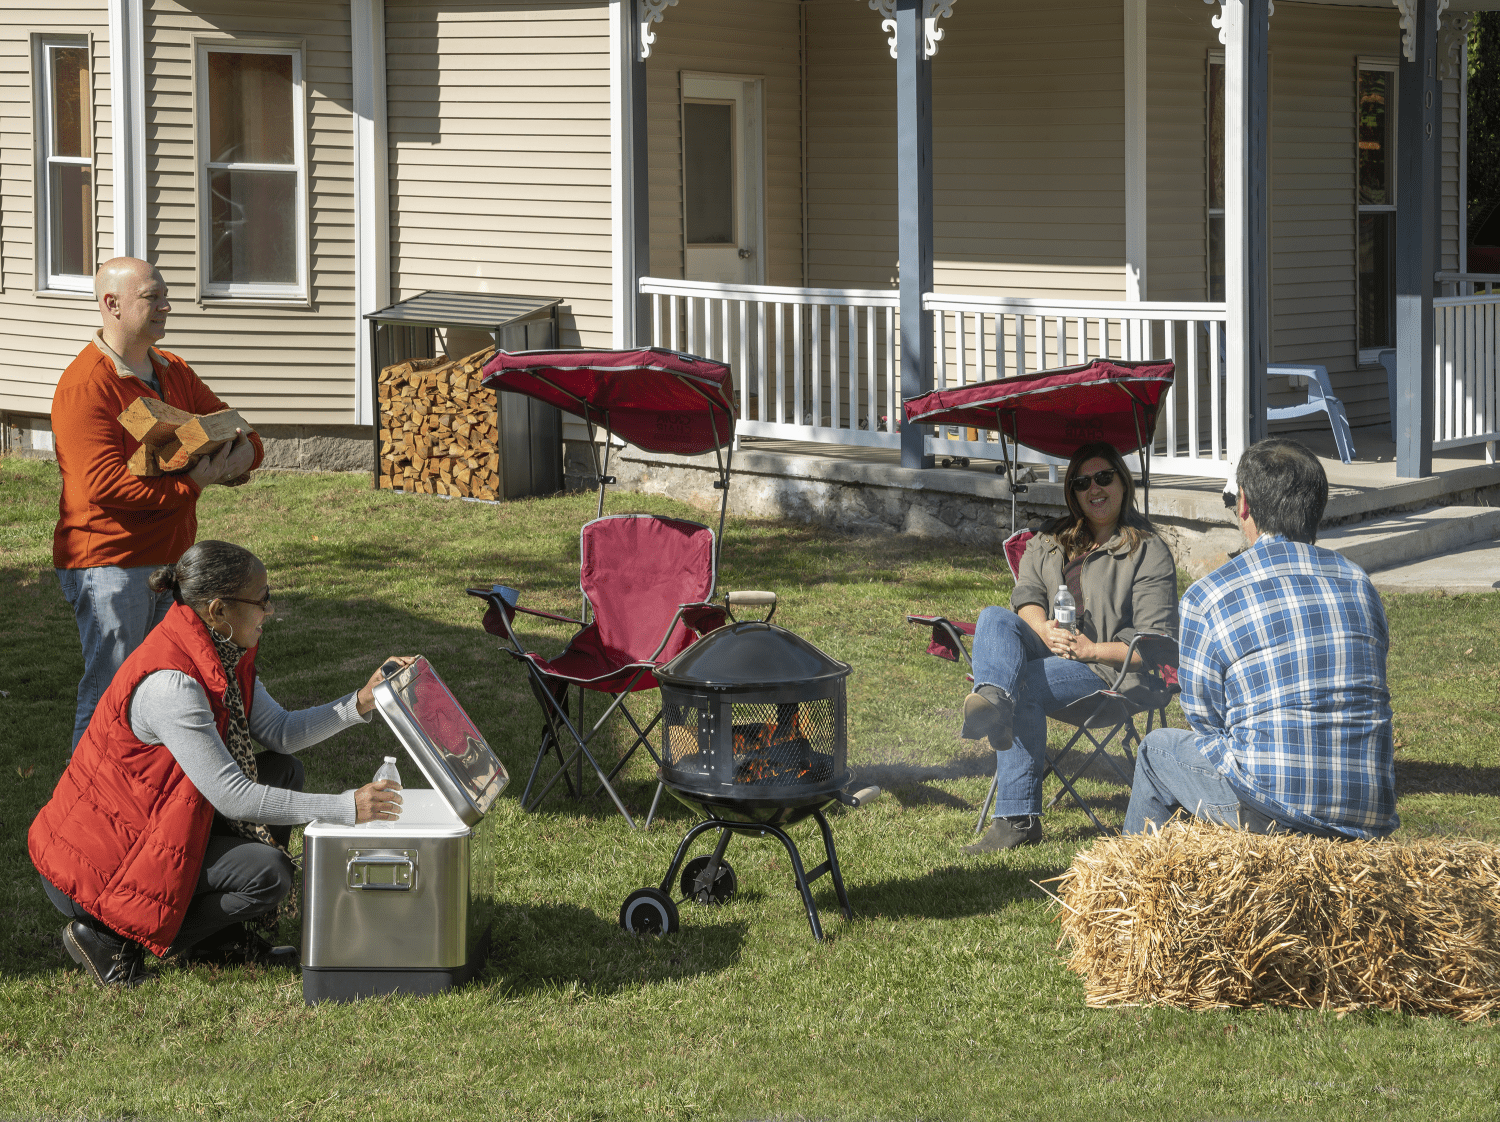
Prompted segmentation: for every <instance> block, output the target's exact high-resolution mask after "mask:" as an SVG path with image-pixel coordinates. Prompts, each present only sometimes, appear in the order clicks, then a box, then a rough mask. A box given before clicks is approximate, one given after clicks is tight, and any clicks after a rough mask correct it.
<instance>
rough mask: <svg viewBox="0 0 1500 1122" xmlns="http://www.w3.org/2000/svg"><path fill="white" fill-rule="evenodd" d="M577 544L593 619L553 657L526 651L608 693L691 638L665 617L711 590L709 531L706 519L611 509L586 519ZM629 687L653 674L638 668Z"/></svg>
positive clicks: (550, 670)
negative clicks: (635, 679) (703, 523)
mask: <svg viewBox="0 0 1500 1122" xmlns="http://www.w3.org/2000/svg"><path fill="white" fill-rule="evenodd" d="M579 547H580V548H579V552H580V563H579V584H580V585H581V586H582V588H583V594H584V595H585V596H586V597H588V601H589V605H590V607H591V608H592V609H593V616H594V618H593V621H592V622H591V623H589V624H587V625H586V626H585V627H584V628H583V630H581V631H579V632H578V634H577V635H575V636H574V637H573V639H572V641H571V642H570V643H569V644H568V648H567V650H565V651H563V652H562V654H560V655H558V656H557V657H556V658H553V659H545V658H541V657H540V656H537V655H528V658H529V659H530V660H531V661H533V662H535V663H536V665H537V667H538V669H540V670H541V671H542V673H543V674H545V675H547V676H549V677H557V678H564V679H566V680H568V681H571V682H575V683H579V684H585V683H586V684H587V686H588V688H589V689H596V690H598V689H604V690H611V692H613V689H615V688H618V689H624V688H626V684H627V683H629V682H630V681H631V680H632V679H633V678H634V675H635V673H636V670H637V669H639V668H640V667H641V666H657V665H661V664H662V663H665V662H667V661H669V660H671V659H672V658H674V657H676V656H677V655H678V654H679V653H681V652H682V651H684V650H686V649H687V648H688V646H689V645H690V644H691V643H692V642H693V641H694V640H695V639H696V638H697V635H696V634H694V632H693V631H692V630H690V629H689V627H688V626H687V625H686V624H685V623H683V622H682V621H681V620H678V621H677V622H676V624H675V625H672V621H673V617H674V616H675V615H676V613H677V609H678V607H679V606H680V605H683V604H694V603H701V602H703V601H705V600H707V599H708V598H709V597H710V596H712V595H713V591H714V534H713V531H712V530H710V529H709V528H708V527H707V526H704V525H701V524H700V523H697V522H688V521H685V520H682V519H678V518H662V517H659V516H656V515H650V514H614V515H610V516H608V517H605V518H596V519H594V520H593V521H592V522H588V523H585V524H584V527H583V531H582V533H581V534H580V535H579ZM669 625H672V626H671V634H668V633H667V628H668V626H669ZM663 636H665V637H666V642H665V645H663V642H662V640H663ZM633 688H634V689H635V690H649V689H655V688H656V678H655V677H654V676H653V675H652V674H649V673H648V674H645V675H642V676H641V678H640V679H639V680H637V681H635V684H634V687H633Z"/></svg>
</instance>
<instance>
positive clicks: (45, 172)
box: [36, 36, 94, 292]
mask: <svg viewBox="0 0 1500 1122" xmlns="http://www.w3.org/2000/svg"><path fill="white" fill-rule="evenodd" d="M36 77H37V87H38V88H37V99H36V105H37V110H38V112H37V120H36V128H37V134H38V136H37V139H38V141H39V143H38V145H37V192H36V197H37V242H36V244H37V279H38V282H39V283H38V284H37V288H39V289H45V290H55V291H61V292H92V291H93V287H94V144H93V131H94V126H93V113H92V111H91V110H92V107H93V97H92V95H91V83H90V66H89V45H88V41H87V40H85V39H80V38H77V37H62V36H58V37H52V36H47V37H43V38H40V39H38V40H37V41H36Z"/></svg>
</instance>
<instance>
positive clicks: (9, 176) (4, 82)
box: [0, 0, 114, 414]
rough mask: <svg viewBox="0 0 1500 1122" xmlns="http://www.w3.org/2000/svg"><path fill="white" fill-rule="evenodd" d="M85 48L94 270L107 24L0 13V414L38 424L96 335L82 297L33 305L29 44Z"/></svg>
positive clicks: (83, 6)
mask: <svg viewBox="0 0 1500 1122" xmlns="http://www.w3.org/2000/svg"><path fill="white" fill-rule="evenodd" d="M33 33H46V34H59V35H83V36H89V37H90V38H91V40H92V48H93V58H92V71H91V76H90V78H91V83H92V86H93V116H94V120H93V135H94V231H95V235H94V246H95V250H94V252H95V255H96V256H95V260H96V261H104V260H106V259H108V258H109V257H110V255H111V254H112V253H113V248H114V225H113V214H112V209H111V208H112V202H113V196H114V192H113V189H112V187H113V184H112V170H113V160H112V149H111V144H110V131H111V130H110V101H109V80H110V72H109V16H108V12H107V10H106V8H105V6H104V2H103V0H51V2H50V3H46V4H30V5H24V6H22V5H7V6H6V8H5V10H4V11H3V12H0V280H3V291H0V409H4V410H10V411H13V412H17V413H33V414H46V413H49V412H51V409H52V391H53V389H54V388H55V387H56V385H57V379H58V377H59V375H61V374H62V372H63V370H64V369H65V368H66V367H67V365H68V363H69V362H71V361H72V360H73V356H74V355H76V354H77V353H78V352H79V350H81V349H82V348H83V346H84V345H85V344H86V343H87V342H88V339H89V336H90V335H91V334H93V331H94V329H95V328H96V327H98V326H99V314H98V312H97V311H95V308H94V301H93V299H92V297H89V296H71V295H69V296H56V295H49V296H38V295H36V294H35V288H36V283H37V260H36V254H37V244H36V243H37V238H36V213H35V210H34V203H35V193H36V187H35V182H36V181H35V175H36V162H35V155H34V153H35V146H36V132H35V129H34V127H33V124H34V117H33V112H32V97H33V86H32V73H31V65H32V60H31V36H32V34H33Z"/></svg>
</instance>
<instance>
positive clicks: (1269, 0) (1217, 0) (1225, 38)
mask: <svg viewBox="0 0 1500 1122" xmlns="http://www.w3.org/2000/svg"><path fill="white" fill-rule="evenodd" d="M1203 2H1204V3H1205V4H1218V5H1219V14H1218V15H1216V16H1214V18H1213V20H1212V21H1211V22H1212V23H1213V25H1214V26H1215V27H1217V28H1218V29H1219V45H1220V46H1223V47H1227V46H1229V20H1230V15H1229V5H1228V4H1227V3H1226V2H1225V0H1203ZM1397 2H1398V3H1399V2H1400V0H1397ZM1240 7H1241V8H1242V9H1243V7H1244V0H1240ZM1275 14H1276V0H1266V20H1267V21H1268V22H1269V21H1270V19H1271V17H1272V16H1274V15H1275Z"/></svg>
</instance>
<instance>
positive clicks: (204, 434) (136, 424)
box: [120, 397, 254, 476]
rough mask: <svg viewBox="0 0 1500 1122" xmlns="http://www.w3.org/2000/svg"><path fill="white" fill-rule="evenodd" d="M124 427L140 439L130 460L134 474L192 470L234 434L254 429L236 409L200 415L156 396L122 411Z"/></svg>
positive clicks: (166, 473) (246, 432)
mask: <svg viewBox="0 0 1500 1122" xmlns="http://www.w3.org/2000/svg"><path fill="white" fill-rule="evenodd" d="M120 424H121V425H123V426H124V428H125V431H126V432H128V433H129V434H130V435H131V436H133V437H135V438H136V439H137V440H139V441H140V442H141V446H140V447H139V448H137V449H136V450H135V453H134V454H133V455H132V456H131V457H130V461H129V463H128V464H127V467H128V468H129V470H130V472H131V474H132V475H140V476H154V475H170V474H173V473H175V472H180V471H189V470H191V468H192V466H193V465H194V464H196V463H197V462H198V461H199V460H201V459H202V458H203V457H204V456H211V455H213V454H214V453H215V452H217V451H218V450H219V449H220V448H222V447H223V446H224V445H226V444H228V443H229V442H230V441H232V440H233V439H234V437H235V430H237V429H238V430H240V431H242V432H244V433H245V434H246V435H247V436H248V435H249V434H250V433H251V432H253V431H254V430H253V429H252V428H251V427H250V426H249V425H248V424H246V423H245V419H244V418H243V417H241V416H240V415H239V413H238V412H237V411H235V410H233V409H221V410H219V412H217V413H209V414H207V415H205V416H201V417H200V416H197V415H195V414H193V413H188V412H185V411H183V410H181V409H178V408H176V407H175V406H172V405H168V404H167V403H166V402H165V401H158V400H157V399H156V398H154V397H138V398H136V399H135V400H134V401H132V402H131V403H130V404H129V405H128V406H126V408H125V410H124V412H122V413H121V414H120Z"/></svg>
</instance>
